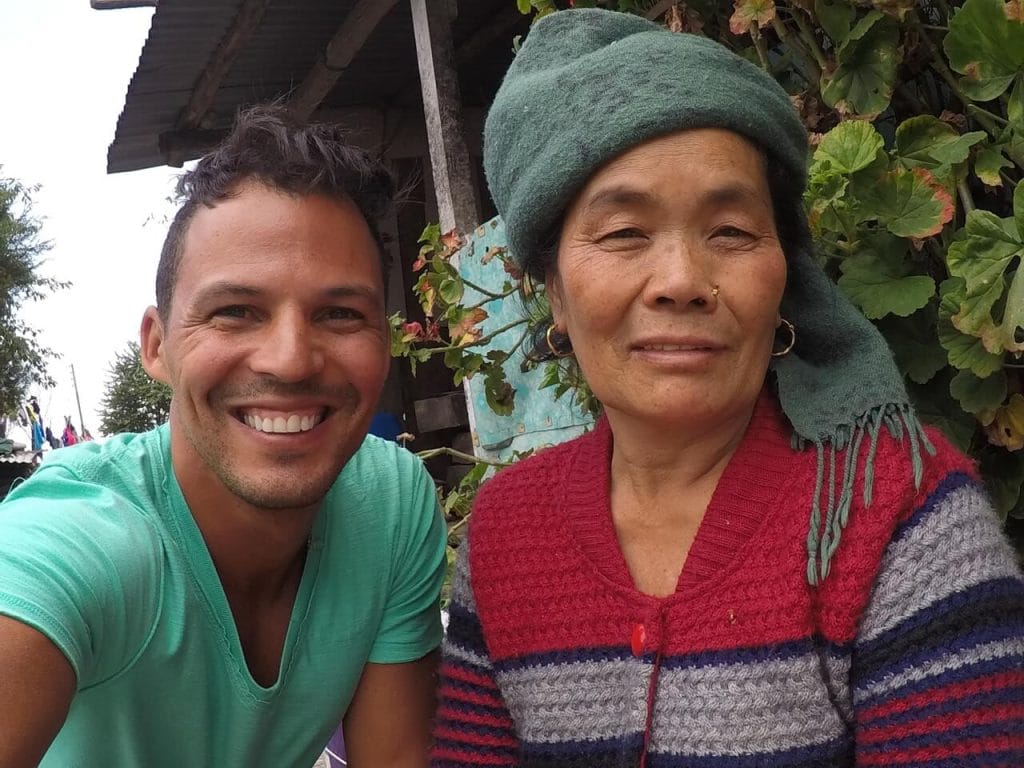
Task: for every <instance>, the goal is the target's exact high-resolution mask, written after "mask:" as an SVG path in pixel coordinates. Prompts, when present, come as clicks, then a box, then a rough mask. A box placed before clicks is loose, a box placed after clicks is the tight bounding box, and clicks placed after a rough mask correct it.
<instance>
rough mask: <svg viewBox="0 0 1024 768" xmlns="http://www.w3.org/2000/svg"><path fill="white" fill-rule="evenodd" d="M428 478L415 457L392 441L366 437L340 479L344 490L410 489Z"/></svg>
mask: <svg viewBox="0 0 1024 768" xmlns="http://www.w3.org/2000/svg"><path fill="white" fill-rule="evenodd" d="M425 477H427V471H426V467H425V466H424V465H423V461H422V460H421V459H420V458H419V457H418V456H416V454H414V453H412V452H410V451H408V450H407V449H405V448H403V447H402V446H400V445H398V444H397V443H395V442H392V441H391V440H385V439H384V438H380V437H377V436H376V435H367V436H366V438H365V439H364V440H363V442H362V445H360V446H359V449H358V450H357V451H356V452H355V453H354V454H353V455H352V458H351V459H349V460H348V462H347V463H346V464H345V467H344V469H342V471H341V474H340V475H339V476H338V481H339V482H338V484H339V485H341V486H342V487H346V486H347V487H350V488H351V487H358V488H364V489H365V488H370V487H372V488H397V489H398V490H407V489H409V488H410V487H415V486H417V485H419V484H420V483H422V481H423V479H424V478H425Z"/></svg>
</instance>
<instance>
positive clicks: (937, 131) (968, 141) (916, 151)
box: [896, 115, 988, 170]
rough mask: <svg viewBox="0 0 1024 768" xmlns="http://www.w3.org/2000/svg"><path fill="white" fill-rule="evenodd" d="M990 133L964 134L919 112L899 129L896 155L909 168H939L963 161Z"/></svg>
mask: <svg viewBox="0 0 1024 768" xmlns="http://www.w3.org/2000/svg"><path fill="white" fill-rule="evenodd" d="M987 136H988V134H987V133H985V132H984V131H972V132H971V133H965V134H963V135H962V136H961V135H960V134H958V133H957V132H956V131H955V130H953V128H952V126H950V125H948V124H947V123H944V122H942V121H941V120H939V119H938V118H935V117H932V116H931V115H919V116H917V117H912V118H910V119H909V120H904V121H903V122H902V123H901V124H900V126H899V128H897V129H896V156H897V158H899V160H900V161H901V162H902V163H903V164H904V165H905V166H907V167H908V168H916V167H924V168H928V169H929V170H935V169H936V168H939V167H941V166H950V165H956V164H957V163H962V162H963V161H964V160H966V159H967V157H968V155H970V152H971V147H973V146H974V145H975V144H977V143H978V142H979V141H982V140H983V139H985V138H986V137H987Z"/></svg>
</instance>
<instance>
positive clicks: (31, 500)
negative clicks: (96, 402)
mask: <svg viewBox="0 0 1024 768" xmlns="http://www.w3.org/2000/svg"><path fill="white" fill-rule="evenodd" d="M160 446H161V435H160V433H159V431H158V430H154V431H152V432H147V433H142V434H132V435H127V434H126V435H117V436H115V437H112V438H110V439H108V440H106V441H104V442H103V443H85V444H82V445H76V446H72V447H68V448H61V449H59V450H57V451H54V453H53V454H52V455H51V456H49V457H47V459H46V460H45V461H44V462H43V464H42V465H41V466H40V467H39V469H37V470H36V472H35V473H34V474H33V475H32V476H31V477H29V478H28V479H27V480H25V482H23V483H22V484H21V485H19V486H18V487H17V488H15V489H14V490H13V491H11V493H10V494H9V495H8V496H7V498H6V499H5V500H4V502H3V504H2V505H0V524H3V523H7V524H8V525H13V524H14V522H15V521H16V520H18V519H21V518H26V519H30V520H31V521H32V522H33V525H34V527H39V526H43V525H51V524H52V525H57V526H60V527H65V528H66V527H69V526H74V525H76V524H78V525H80V526H81V527H82V528H83V530H90V531H95V532H96V533H97V535H99V534H100V533H101V532H102V531H103V530H104V528H103V526H102V525H100V523H99V521H100V520H102V519H106V520H107V521H108V522H110V523H111V525H112V526H114V528H116V527H118V526H120V527H131V526H133V525H135V524H136V522H137V523H138V524H143V525H145V524H146V523H145V518H147V517H149V516H150V515H149V514H148V513H149V512H150V511H152V510H153V509H154V508H155V507H156V506H159V504H160V503H161V501H160V499H161V496H162V493H161V488H162V486H163V477H164V473H165V467H164V466H163V465H164V462H165V459H164V458H162V457H161V449H160Z"/></svg>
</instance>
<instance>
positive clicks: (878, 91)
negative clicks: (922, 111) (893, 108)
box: [821, 11, 900, 119]
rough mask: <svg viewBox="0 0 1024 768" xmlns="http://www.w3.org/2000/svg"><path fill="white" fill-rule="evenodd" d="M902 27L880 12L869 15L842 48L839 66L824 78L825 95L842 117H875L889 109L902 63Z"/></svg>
mask: <svg viewBox="0 0 1024 768" xmlns="http://www.w3.org/2000/svg"><path fill="white" fill-rule="evenodd" d="M899 37H900V33H899V27H898V26H897V24H896V22H895V21H893V20H892V19H890V18H889V17H887V16H885V15H884V14H882V13H880V12H878V11H871V12H869V13H868V14H867V15H866V16H865V17H864V18H862V19H861V20H860V21H859V22H857V25H856V26H855V27H854V28H853V29H852V30H851V31H850V34H849V35H847V37H846V39H845V40H844V41H843V43H842V45H841V46H840V47H839V52H838V55H837V59H838V62H839V65H838V66H837V67H836V70H835V72H834V73H832V75H831V76H829V77H825V76H823V77H822V81H823V87H822V89H821V96H822V99H824V101H825V103H826V104H827V105H828V106H830V107H835V108H836V109H837V110H839V112H840V113H842V114H855V115H860V116H862V117H865V118H869V119H870V118H874V117H876V116H877V115H878V114H879V113H881V112H882V111H883V110H885V108H886V107H888V106H889V99H890V98H891V97H892V92H893V88H894V87H895V83H896V70H897V68H898V67H899V63H900V54H899V47H898V46H899Z"/></svg>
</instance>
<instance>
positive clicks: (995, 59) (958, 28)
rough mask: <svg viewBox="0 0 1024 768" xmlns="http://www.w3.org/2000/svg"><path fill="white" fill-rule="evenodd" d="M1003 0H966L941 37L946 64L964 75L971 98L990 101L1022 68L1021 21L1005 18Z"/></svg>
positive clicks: (1023, 26)
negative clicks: (944, 35) (943, 36)
mask: <svg viewBox="0 0 1024 768" xmlns="http://www.w3.org/2000/svg"><path fill="white" fill-rule="evenodd" d="M1005 7H1006V4H1005V3H1004V2H1003V0H967V2H965V3H964V4H963V6H962V7H961V8H960V10H959V11H958V12H957V13H956V14H954V16H953V18H952V19H951V20H950V22H949V33H948V34H947V35H946V38H945V40H944V41H943V47H944V48H945V50H946V55H947V56H948V57H949V65H950V66H951V67H952V68H953V69H954V70H956V71H957V72H959V73H960V74H961V75H964V78H963V80H961V81H960V87H961V88H963V90H964V93H966V94H967V95H968V96H969V97H970V98H972V99H974V100H975V101H991V100H992V99H995V98H998V97H999V96H1000V95H1002V93H1003V92H1004V91H1005V90H1006V89H1007V88H1008V87H1009V85H1010V83H1011V82H1013V79H1014V78H1015V77H1017V75H1019V74H1020V73H1021V71H1022V70H1024V24H1021V23H1020V22H1019V21H1013V20H1011V19H1009V18H1007V14H1006V11H1005Z"/></svg>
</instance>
